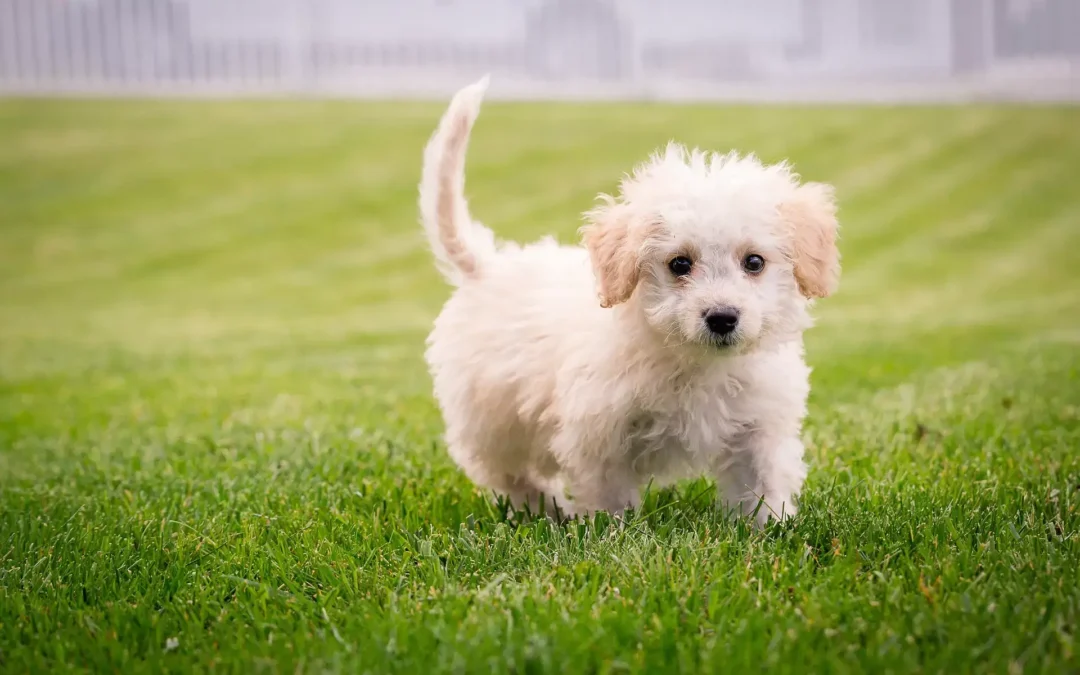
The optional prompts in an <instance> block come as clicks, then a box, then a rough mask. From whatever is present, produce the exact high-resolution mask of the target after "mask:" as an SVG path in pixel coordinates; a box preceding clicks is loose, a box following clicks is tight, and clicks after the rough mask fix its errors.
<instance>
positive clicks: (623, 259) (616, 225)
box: [581, 199, 645, 308]
mask: <svg viewBox="0 0 1080 675" xmlns="http://www.w3.org/2000/svg"><path fill="white" fill-rule="evenodd" d="M586 217H587V218H588V220H589V222H588V224H586V225H585V226H584V227H582V228H581V235H582V240H583V242H584V244H585V248H586V249H587V250H588V251H589V259H590V260H591V261H592V268H593V274H595V275H596V283H597V291H598V292H599V295H600V306H601V307H604V308H609V307H614V306H615V305H618V304H620V303H623V302H626V301H627V300H629V299H630V296H631V295H633V293H634V289H635V288H636V287H637V283H638V278H639V277H640V275H641V260H640V249H641V245H642V244H643V243H644V234H645V232H644V229H645V228H642V227H635V226H634V225H633V223H632V222H631V216H630V209H628V208H626V207H625V206H624V205H622V204H617V203H615V202H614V201H613V200H610V199H609V200H607V203H605V204H604V205H603V206H600V207H597V208H595V209H593V210H592V211H589V212H588V213H587V214H586Z"/></svg>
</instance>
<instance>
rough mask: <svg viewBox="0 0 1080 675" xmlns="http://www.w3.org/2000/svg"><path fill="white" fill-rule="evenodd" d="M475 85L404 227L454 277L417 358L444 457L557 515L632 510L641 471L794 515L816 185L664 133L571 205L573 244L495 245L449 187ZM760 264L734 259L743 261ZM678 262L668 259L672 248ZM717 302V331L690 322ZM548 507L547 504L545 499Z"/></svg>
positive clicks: (827, 212)
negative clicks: (621, 174)
mask: <svg viewBox="0 0 1080 675" xmlns="http://www.w3.org/2000/svg"><path fill="white" fill-rule="evenodd" d="M487 84H488V80H487V78H486V77H485V78H484V79H482V80H480V81H479V82H476V83H475V84H472V85H470V86H468V87H465V88H464V89H462V90H461V91H459V92H458V93H457V95H456V96H455V97H454V99H453V101H452V102H451V104H450V107H449V109H448V110H447V111H446V113H445V115H444V116H443V118H442V120H441V122H440V124H439V126H438V129H437V130H436V132H435V133H434V135H433V136H432V138H431V140H430V142H429V144H428V146H427V148H426V150H425V153H424V170H423V178H422V182H421V185H420V210H421V216H422V221H423V224H424V227H425V229H426V232H427V234H428V236H429V238H430V242H431V246H432V249H433V251H434V253H435V257H436V260H437V262H438V265H439V269H440V270H442V271H443V273H444V274H445V276H446V277H447V279H448V280H449V281H450V282H451V283H453V284H454V285H455V286H456V287H457V288H456V289H455V291H454V293H453V295H452V297H451V298H450V299H449V300H448V301H447V303H446V305H445V307H444V308H443V311H442V312H441V314H440V315H439V317H438V318H437V320H436V321H435V326H434V329H433V331H432V333H431V335H430V338H429V341H428V350H427V359H428V363H429V365H430V368H431V372H432V375H433V378H434V386H435V395H436V398H437V399H438V402H439V405H440V408H441V410H442V414H443V417H444V420H445V424H446V442H447V445H448V448H449V452H450V454H451V456H452V457H453V458H454V460H455V461H456V462H457V463H458V464H459V465H460V466H461V467H462V469H463V470H464V471H465V472H466V474H467V475H468V476H469V478H470V479H471V480H473V481H474V482H475V483H477V484H479V485H481V486H485V487H488V488H491V489H493V490H495V491H496V492H498V493H502V494H504V495H507V496H508V497H509V498H510V499H511V500H512V501H513V503H514V504H515V505H517V506H524V505H526V504H528V505H529V506H530V508H532V509H534V510H535V509H537V508H538V507H539V504H538V500H539V499H541V496H542V495H547V496H549V497H551V498H552V499H554V501H555V503H556V505H557V508H558V509H559V510H560V511H561V512H562V513H564V514H566V515H571V516H572V515H575V514H582V513H590V512H593V511H596V510H607V511H609V512H613V513H616V514H618V513H621V512H622V510H623V509H624V508H626V507H628V506H633V505H636V504H637V501H638V499H639V491H640V489H641V488H642V486H643V485H644V484H646V483H648V482H650V481H653V482H654V484H657V485H663V484H665V483H670V482H672V481H674V480H677V479H680V478H684V477H690V476H695V475H701V474H703V473H705V474H709V475H711V476H713V477H715V478H716V480H717V484H718V487H719V489H720V495H721V498H722V500H723V501H724V503H725V504H727V505H729V506H730V507H733V508H737V509H740V510H741V512H742V513H744V514H749V513H754V514H755V522H756V523H757V524H758V525H763V524H764V523H765V522H767V519H768V518H769V517H786V516H790V515H791V514H793V513H794V512H795V509H796V504H795V503H794V501H793V500H794V499H795V498H796V497H797V495H798V493H799V490H800V488H801V486H802V483H803V480H804V478H805V476H806V466H805V464H804V461H803V444H802V442H801V441H800V429H801V425H802V420H803V418H804V416H805V414H806V397H807V394H808V392H809V372H810V371H809V368H808V367H807V366H806V364H805V363H804V360H803V346H802V333H803V331H804V330H805V329H806V328H808V327H809V326H810V324H811V319H810V316H809V314H808V309H809V306H810V304H811V303H812V301H813V298H816V297H824V296H826V295H828V294H829V293H831V292H832V291H833V290H834V288H835V286H836V283H837V280H838V277H839V254H838V252H837V249H836V230H837V222H836V218H835V205H834V202H833V195H832V190H831V189H830V188H829V187H828V186H825V185H821V184H816V183H805V184H800V182H799V177H798V176H797V175H796V174H794V173H793V172H792V171H791V170H790V169H789V168H788V167H787V166H786V165H784V164H781V165H776V166H764V165H762V164H761V163H760V162H759V161H758V160H757V159H756V158H754V157H753V156H747V157H740V156H738V155H736V154H734V153H732V154H726V155H718V154H710V153H705V152H702V151H699V150H692V151H691V150H686V149H685V148H683V147H682V146H679V145H676V144H671V145H669V146H667V148H666V149H664V150H663V151H661V152H659V153H657V154H655V155H654V156H652V157H651V158H650V159H649V160H648V161H646V162H644V163H643V164H642V165H641V166H639V167H638V168H637V169H636V170H635V171H634V172H633V174H632V175H629V176H626V177H625V178H624V180H623V181H622V184H621V186H620V193H619V194H618V195H617V196H616V197H611V196H607V195H601V200H600V203H599V205H598V206H597V207H596V208H594V209H592V210H591V211H589V212H588V213H587V214H586V221H587V224H586V225H585V226H584V227H583V228H582V233H583V239H584V246H581V247H576V246H575V247H571V246H563V245H559V244H558V243H556V242H555V241H554V240H552V239H550V238H547V239H543V240H541V241H539V242H536V243H533V244H530V245H528V246H518V245H515V244H512V243H498V242H497V241H496V239H495V237H494V236H493V235H492V233H491V231H490V230H488V229H487V228H486V227H484V226H483V225H481V224H479V223H477V222H474V221H473V220H472V218H471V216H470V215H469V210H468V207H467V204H466V201H465V197H464V166H465V154H466V147H467V145H468V138H469V134H470V131H471V129H472V125H473V122H474V120H475V119H476V116H477V114H478V113H479V109H480V104H481V100H482V98H483V95H484V92H485V90H486V88H487ZM750 254H756V255H759V256H761V257H763V258H764V259H765V267H764V269H763V270H762V271H761V272H760V273H758V274H753V273H751V272H748V271H747V270H746V269H745V265H744V261H745V260H746V256H748V255H750ZM679 255H681V256H685V257H687V258H689V259H691V260H692V268H691V273H690V274H688V275H685V276H681V277H680V276H676V275H675V274H673V272H672V271H671V270H670V269H669V263H670V261H671V260H672V259H673V258H674V257H675V256H679ZM718 308H720V309H728V310H730V309H734V310H736V311H738V313H739V321H738V327H737V328H736V330H735V331H734V332H733V333H731V334H729V335H727V336H726V337H722V336H717V335H715V334H713V333H711V332H710V331H709V328H708V327H707V325H706V322H705V319H704V316H705V314H707V313H709V312H710V311H715V310H717V309H718ZM546 508H548V509H550V508H551V506H550V504H548V505H546Z"/></svg>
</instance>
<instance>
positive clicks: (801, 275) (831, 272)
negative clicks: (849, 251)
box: [780, 183, 840, 298]
mask: <svg viewBox="0 0 1080 675" xmlns="http://www.w3.org/2000/svg"><path fill="white" fill-rule="evenodd" d="M780 213H781V216H782V217H783V219H784V221H785V222H786V223H787V226H788V228H789V232H790V237H791V248H792V262H793V263H794V266H795V280H796V281H797V282H798V284H799V290H800V291H801V292H802V294H803V295H805V296H806V297H808V298H824V297H827V296H828V295H830V294H832V293H833V292H835V291H836V287H837V285H838V284H839V281H840V251H839V249H838V248H837V245H836V238H837V230H838V229H839V223H838V222H837V219H836V201H835V198H834V192H833V188H832V186H829V185H825V184H823V183H806V184H805V185H801V186H800V187H799V188H797V190H796V196H795V198H794V199H792V200H790V201H788V202H786V203H784V204H782V205H781V206H780Z"/></svg>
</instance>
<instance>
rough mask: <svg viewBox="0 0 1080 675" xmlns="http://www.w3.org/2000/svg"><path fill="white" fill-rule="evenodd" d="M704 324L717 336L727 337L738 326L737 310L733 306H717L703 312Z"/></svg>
mask: <svg viewBox="0 0 1080 675" xmlns="http://www.w3.org/2000/svg"><path fill="white" fill-rule="evenodd" d="M705 325H706V326H708V328H709V332H710V333H712V334H713V335H716V336H718V337H727V336H728V335H730V334H731V333H734V332H735V329H736V328H738V327H739V310H737V309H735V308H734V307H718V308H716V309H710V310H709V311H707V312H705Z"/></svg>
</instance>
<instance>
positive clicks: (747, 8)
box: [0, 0, 1080, 100]
mask: <svg viewBox="0 0 1080 675" xmlns="http://www.w3.org/2000/svg"><path fill="white" fill-rule="evenodd" d="M481 72H491V73H493V74H494V75H495V79H494V83H495V85H494V87H493V89H492V95H493V96H508V97H585V96H588V97H614V98H644V97H649V98H742V99H751V100H757V99H769V98H776V97H780V98H802V97H818V98H825V99H841V98H842V99H847V98H859V99H868V98H869V99H881V98H886V99H903V100H908V99H913V98H921V99H931V100H939V99H955V98H958V97H984V98H985V97H990V98H998V99H1015V98H1019V99H1051V100H1055V99H1069V100H1074V99H1077V98H1080V2H1077V1H1076V0H755V1H754V2H746V1H745V0H664V1H663V2H660V1H657V0H384V1H374V0H373V1H363V0H0V91H4V92H9V93H11V92H15V93H46V92H47V93H59V94H66V93H94V94H104V93H117V94H128V95H130V94H201V95H206V94H223V93H243V94H255V93H268V94H286V93H287V94H301V93H302V94H308V95H338V96H346V95H347V96H364V97H387V96H391V97H400V96H435V95H438V96H442V95H444V94H446V93H448V92H450V91H452V90H453V89H454V88H456V86H457V85H459V84H460V83H461V82H462V81H464V80H465V79H467V78H469V77H474V76H475V75H476V74H477V73H481Z"/></svg>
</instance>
